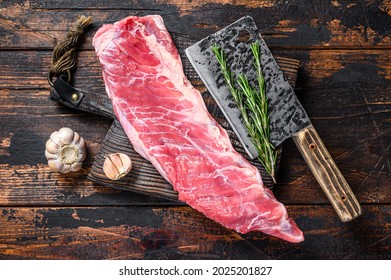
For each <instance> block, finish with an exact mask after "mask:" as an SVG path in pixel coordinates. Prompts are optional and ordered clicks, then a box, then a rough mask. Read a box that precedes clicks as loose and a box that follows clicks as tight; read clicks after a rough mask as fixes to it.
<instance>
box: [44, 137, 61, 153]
mask: <svg viewBox="0 0 391 280" xmlns="http://www.w3.org/2000/svg"><path fill="white" fill-rule="evenodd" d="M45 147H46V151H48V152H49V153H51V154H55V153H57V152H58V145H57V144H56V143H54V142H53V140H52V139H49V140H48V141H46V145H45Z"/></svg>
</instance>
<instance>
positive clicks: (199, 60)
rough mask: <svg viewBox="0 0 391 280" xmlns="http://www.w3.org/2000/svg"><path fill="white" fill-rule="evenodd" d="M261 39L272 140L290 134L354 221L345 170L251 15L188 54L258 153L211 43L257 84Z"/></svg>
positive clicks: (356, 207) (252, 152) (355, 209)
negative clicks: (255, 47)
mask: <svg viewBox="0 0 391 280" xmlns="http://www.w3.org/2000/svg"><path fill="white" fill-rule="evenodd" d="M254 41H259V43H260V49H261V50H260V55H261V66H262V70H263V74H264V77H265V83H266V96H267V97H268V102H269V118H270V140H271V142H272V144H273V145H274V147H277V146H278V145H280V144H281V143H282V142H284V141H285V140H286V139H288V138H292V139H293V141H294V142H295V144H296V146H297V147H298V149H299V151H300V153H301V154H302V156H303V157H304V159H305V161H306V163H307V164H308V166H309V167H310V169H311V171H312V173H313V174H314V176H315V178H316V180H317V181H318V183H319V184H320V186H321V187H322V189H323V191H324V193H325V194H326V196H327V197H328V199H329V200H330V202H331V204H332V205H333V207H334V209H335V210H336V212H337V214H338V216H339V217H340V219H341V220H342V221H344V222H346V221H350V220H352V219H354V218H356V217H358V216H359V215H360V214H361V206H360V204H359V203H358V201H357V199H356V197H355V196H354V194H353V192H352V190H351V189H350V187H349V185H348V183H347V182H346V180H345V178H344V177H343V175H342V173H341V172H340V170H339V169H338V167H337V166H336V164H335V162H334V160H333V159H332V157H331V156H330V154H329V152H328V151H327V149H326V147H325V145H324V144H323V142H322V140H321V139H320V137H319V135H318V134H317V132H316V130H315V128H314V127H313V125H312V124H311V121H310V119H309V117H308V115H307V113H306V111H305V110H304V108H303V106H302V105H301V104H300V102H299V100H298V98H297V97H296V94H295V93H294V91H293V89H292V87H291V86H290V85H289V83H288V81H287V80H286V79H285V78H284V75H283V73H282V71H281V69H280V68H279V66H278V65H277V62H276V60H275V59H274V57H273V55H272V53H271V52H270V50H269V48H268V47H267V45H266V43H265V41H264V40H263V38H262V36H261V35H260V34H259V31H258V29H257V26H256V24H255V22H254V20H253V19H252V17H250V16H246V17H243V18H241V19H239V20H238V21H236V22H234V23H232V24H231V25H229V26H227V27H225V28H223V29H221V30H219V31H218V32H216V33H214V34H212V35H210V36H208V37H206V38H204V39H202V40H201V41H199V42H197V43H196V44H194V45H192V46H190V47H188V48H187V49H186V50H185V53H186V55H187V57H188V59H189V61H190V63H191V64H192V66H193V67H194V69H195V70H196V72H197V73H198V75H199V76H200V78H201V80H202V81H203V83H204V84H205V86H206V88H207V89H208V91H209V92H210V94H211V95H212V97H213V98H214V99H215V101H216V103H217V104H218V105H219V107H220V109H221V110H222V112H223V114H224V116H225V117H226V119H227V121H228V122H229V124H230V125H231V127H232V129H233V130H234V131H235V133H236V134H237V135H238V138H239V140H240V142H241V143H242V145H243V147H244V149H245V151H246V152H247V153H248V155H249V156H250V157H251V158H252V159H254V158H256V157H257V156H258V154H257V151H256V148H255V147H254V145H253V144H252V141H251V138H250V136H249V135H248V132H247V129H246V127H245V125H244V123H243V121H242V119H241V114H240V112H239V109H238V108H237V106H236V104H235V102H234V100H233V98H232V95H231V93H230V91H229V89H228V87H227V86H226V84H225V80H224V77H223V74H222V73H221V71H220V67H219V64H218V62H217V60H216V58H215V56H214V53H213V52H212V46H213V45H218V46H220V47H222V48H223V49H224V51H225V53H226V56H227V63H228V65H230V68H231V70H232V72H233V74H234V75H235V74H240V73H245V74H246V75H247V76H248V78H249V82H250V84H253V85H256V73H255V71H254V69H253V67H252V63H253V57H252V52H251V49H250V45H251V43H252V42H254Z"/></svg>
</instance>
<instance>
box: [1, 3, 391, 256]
mask: <svg viewBox="0 0 391 280" xmlns="http://www.w3.org/2000/svg"><path fill="white" fill-rule="evenodd" d="M390 11H391V7H390V1H381V0H379V1H359V2H354V1H345V0H338V1H329V0H321V1H307V0H306V1H299V0H293V1H266V0H262V1H255V0H249V1H244V0H239V1H222V0H212V1H202V0H200V1H199V0H193V1H187V0H172V1H168V0H140V1H101V0H98V1H91V0H86V1H74V0H66V1H59V0H54V1H46V0H45V1H36V0H13V1H1V2H0V66H1V67H0V120H1V122H0V178H1V180H0V206H1V210H2V211H1V212H0V213H2V216H1V217H0V258H2V259H36V258H37V259H41V258H57V259H84V258H85V259H108V258H112V259H136V258H138V259H139V258H146V259H175V258H183V259H197V258H204V259H250V258H255V259H263V258H265V257H270V258H272V259H344V258H345V259H390V258H391V256H390V252H391V247H390V244H391V242H390V232H391V231H390V213H391V211H390V210H391V209H390V205H391V165H390V158H391V153H390V152H391V144H390V143H391V114H390V111H391V107H390V105H391V95H390V92H391V88H390V86H391V84H390V79H391V63H390V59H389V58H390V57H391V38H390V35H391V13H390ZM152 13H154V14H155V13H157V14H160V15H162V17H163V18H164V20H165V22H166V24H167V27H168V30H169V31H170V32H171V34H172V36H173V38H174V41H175V44H176V45H177V47H178V49H179V51H180V52H181V54H182V57H184V56H183V51H184V49H185V48H186V47H187V46H189V45H191V44H193V43H194V42H196V41H197V40H198V39H201V38H203V37H205V36H206V35H209V34H211V33H213V32H215V31H216V30H217V29H219V28H221V27H224V26H226V25H227V24H229V23H231V22H233V21H234V20H236V19H238V18H240V17H241V16H244V15H251V16H253V17H254V19H255V22H256V23H257V26H259V28H260V30H261V32H262V34H263V36H264V37H265V40H266V42H267V43H268V45H269V46H271V50H272V52H273V54H275V55H277V54H278V55H281V56H286V57H291V58H294V59H298V60H300V61H301V62H302V63H301V68H300V71H299V75H298V81H297V88H296V93H297V95H298V97H299V99H300V101H301V102H302V103H303V105H304V107H305V108H306V110H307V112H308V113H309V115H310V118H311V119H312V122H313V123H314V125H315V127H316V128H317V131H318V133H319V135H320V137H321V138H322V139H323V141H324V143H325V144H326V146H327V147H328V149H329V151H330V154H331V156H332V157H333V158H334V159H335V161H336V163H337V165H338V166H339V168H340V170H341V172H342V173H343V175H344V176H345V178H346V180H347V182H348V183H349V185H350V186H351V188H352V190H353V192H354V193H355V194H356V195H357V198H358V200H359V201H360V202H361V203H362V204H363V214H362V216H360V217H359V218H357V219H356V220H354V221H353V222H350V223H347V224H343V223H341V222H340V220H339V218H338V217H337V216H336V215H335V213H334V210H333V209H332V207H331V206H329V204H328V201H327V198H326V196H325V195H324V194H323V192H322V190H321V189H320V187H318V186H317V182H316V181H315V179H314V178H313V175H312V174H311V173H310V172H309V169H308V167H307V165H306V164H305V162H304V160H303V159H302V157H301V155H300V154H299V152H298V151H297V149H296V148H295V146H294V143H293V141H291V140H288V141H287V142H285V143H284V153H283V155H282V159H281V167H280V170H279V174H278V178H277V179H278V181H279V184H278V185H277V186H276V187H275V188H274V190H273V191H274V193H275V195H276V197H277V198H278V199H279V200H280V201H282V202H283V203H285V204H287V205H288V207H287V208H288V212H289V214H290V215H291V216H292V217H293V218H295V219H296V221H297V223H298V224H299V226H300V227H301V228H302V229H303V230H304V232H305V237H306V240H305V241H304V242H303V243H301V244H294V245H292V244H287V243H285V242H284V241H282V240H277V239H275V238H271V237H268V236H266V235H263V234H259V233H250V234H248V235H245V236H240V235H237V234H234V233H233V232H231V231H228V230H226V229H224V228H222V227H221V226H220V225H218V224H216V223H214V222H212V221H210V220H209V219H206V218H204V216H203V215H201V214H199V213H197V212H195V211H194V210H192V209H190V208H188V207H175V205H178V204H177V203H175V202H171V201H167V200H163V199H158V198H153V197H150V196H143V195H140V194H136V193H133V192H127V191H121V190H117V189H114V188H107V187H102V186H100V185H97V184H93V183H91V182H90V181H88V180H86V177H87V174H88V173H89V170H90V168H91V167H92V164H93V160H94V157H95V156H96V155H97V153H98V151H99V149H100V147H101V143H102V140H103V138H104V136H105V133H106V132H107V130H108V129H109V128H110V125H111V120H107V119H105V118H102V117H99V116H92V115H89V114H85V113H79V112H77V111H74V110H71V109H69V108H66V107H64V106H59V105H57V104H55V102H52V101H50V100H48V95H49V86H48V84H47V81H46V74H47V69H48V68H49V64H50V56H51V51H52V49H53V46H54V45H55V43H56V42H57V41H59V40H62V39H63V38H64V37H65V34H66V32H67V31H68V29H69V27H70V25H71V24H72V23H73V22H74V21H75V19H76V17H77V15H84V14H85V15H92V16H93V17H94V24H93V26H92V28H90V29H89V30H88V32H87V36H86V40H85V42H84V43H83V44H82V46H81V47H82V49H83V51H82V52H81V53H80V55H79V59H78V61H79V65H78V68H79V69H78V71H77V72H76V74H75V80H74V82H75V85H76V86H80V87H82V88H86V89H88V90H93V91H100V90H102V88H103V82H102V79H101V71H100V67H99V63H98V61H97V59H96V57H95V55H94V52H93V51H92V46H91V38H92V36H93V34H94V32H95V31H96V30H97V28H98V27H100V26H101V25H102V24H103V23H112V22H114V21H116V20H118V19H121V18H123V17H125V16H128V15H146V14H152ZM184 69H185V72H186V74H187V76H188V77H189V79H190V80H191V82H192V83H193V84H194V85H195V86H196V87H197V88H198V89H200V90H201V92H202V93H203V95H204V97H206V98H207V93H206V92H205V89H204V87H203V86H202V83H201V82H200V81H199V80H198V77H197V75H196V73H195V72H194V71H193V70H192V68H191V66H190V64H189V63H187V62H186V60H184ZM212 113H213V112H212ZM62 126H70V127H72V128H74V129H75V130H77V131H79V132H80V133H82V135H83V136H84V138H85V139H87V145H88V149H89V150H88V154H89V156H88V158H87V160H86V162H85V165H84V167H83V169H82V171H81V172H79V173H75V174H69V175H61V174H54V173H52V172H50V171H49V170H48V168H47V165H46V160H45V158H44V155H43V150H44V143H45V141H46V139H47V138H48V136H49V135H50V133H51V132H52V131H54V130H57V129H58V128H60V127H62ZM139 240H140V241H139Z"/></svg>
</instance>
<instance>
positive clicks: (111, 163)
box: [103, 153, 132, 180]
mask: <svg viewBox="0 0 391 280" xmlns="http://www.w3.org/2000/svg"><path fill="white" fill-rule="evenodd" d="M131 169H132V161H131V159H130V157H129V156H128V155H125V154H122V153H114V154H109V155H107V157H106V159H105V162H104V163H103V171H104V173H105V175H106V176H107V178H109V179H111V180H119V179H121V178H122V177H124V176H126V175H127V174H128V173H129V172H130V170H131Z"/></svg>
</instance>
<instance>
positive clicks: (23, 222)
mask: <svg viewBox="0 0 391 280" xmlns="http://www.w3.org/2000/svg"><path fill="white" fill-rule="evenodd" d="M288 212H289V213H290V215H291V216H292V217H293V218H295V220H296V221H297V223H298V225H299V227H300V228H302V229H303V231H304V235H305V240H304V242H302V243H300V244H291V243H288V242H285V241H282V240H280V239H277V238H274V237H270V236H267V235H265V234H263V233H259V232H253V233H249V234H246V235H240V234H237V233H235V232H234V231H231V230H228V229H225V228H224V227H222V226H220V225H219V224H217V223H215V222H213V221H211V220H210V219H207V218H206V217H204V216H203V215H202V214H200V213H199V212H197V211H195V210H193V209H191V208H190V207H166V208H159V207H137V208H134V207H129V208H128V207H98V208H95V207H77V208H63V207H61V208H23V207H21V208H12V207H10V208H2V209H1V212H0V258H1V259H266V258H271V259H343V258H345V259H389V258H390V257H391V250H390V249H391V247H390V246H391V243H390V230H391V226H390V225H391V224H390V218H391V215H390V213H391V206H389V205H379V206H364V214H363V216H361V217H360V218H358V219H357V220H355V221H354V222H352V223H342V222H340V220H339V218H338V217H337V216H335V215H333V212H334V210H333V209H332V208H331V206H290V207H288Z"/></svg>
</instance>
